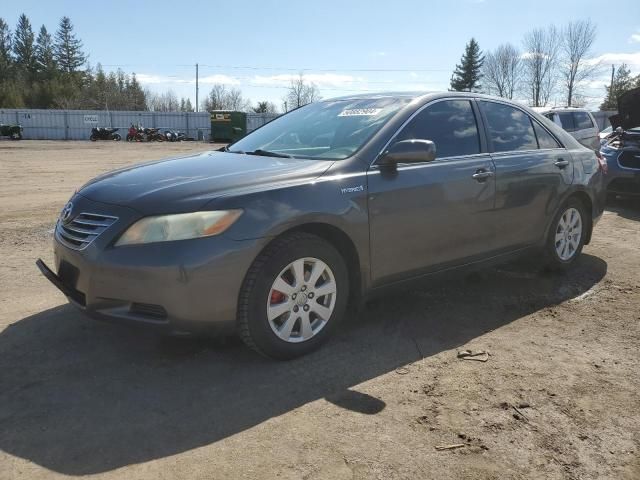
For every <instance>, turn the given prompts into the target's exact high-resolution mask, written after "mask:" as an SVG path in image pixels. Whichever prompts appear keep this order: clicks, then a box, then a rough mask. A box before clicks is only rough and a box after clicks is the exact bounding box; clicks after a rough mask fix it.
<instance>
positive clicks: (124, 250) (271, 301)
mask: <svg viewBox="0 0 640 480" xmlns="http://www.w3.org/2000/svg"><path fill="white" fill-rule="evenodd" d="M603 204H604V190H603V178H602V164H601V163H600V162H599V161H598V158H597V156H596V154H595V153H594V152H593V151H591V150H589V149H587V148H585V147H583V146H582V145H580V144H579V143H578V142H577V141H576V140H575V139H574V138H573V137H572V136H571V135H569V134H568V133H566V132H565V131H563V130H562V129H561V128H559V127H558V126H557V125H555V124H554V123H553V122H551V121H549V120H548V119H546V118H544V117H542V116H540V115H538V114H536V113H534V112H533V111H531V110H530V109H528V108H526V107H523V106H522V105H519V104H517V103H514V102H510V101H507V100H504V99H499V98H493V97H489V96H484V95H480V94H474V93H457V92H456V93H454V92H446V93H431V94H413V93H398V94H395V93H391V94H378V95H363V96H352V97H345V98H338V99H332V100H325V101H320V102H317V103H313V104H310V105H307V106H304V107H301V108H299V109H296V110H294V111H291V112H289V113H287V114H286V115H283V116H281V117H279V118H277V119H275V120H273V121H272V122H270V123H268V124H266V125H264V126H263V127H261V128H259V129H257V130H255V131H254V132H252V133H251V134H249V135H248V136H246V137H245V138H243V139H241V140H239V141H238V142H236V143H234V144H232V145H230V146H229V147H228V148H225V149H224V151H217V152H208V153H203V154H198V155H193V156H189V157H183V158H177V159H171V160H163V161H158V162H152V163H147V164H144V165H137V166H132V167H129V168H125V169H122V170H118V171H115V172H112V173H109V174H106V175H103V176H101V177H98V178H96V179H94V180H92V181H90V182H89V183H87V184H86V185H84V186H83V187H82V188H81V189H80V190H78V192H77V193H76V194H75V195H74V196H73V197H72V198H71V200H70V202H69V203H68V204H67V205H66V206H65V207H64V209H63V210H62V213H61V215H60V218H59V220H58V222H57V224H56V227H55V239H54V253H55V263H54V269H55V272H54V271H52V270H50V269H49V268H48V267H47V266H46V265H45V264H44V263H43V262H42V261H40V260H39V261H38V266H39V268H40V270H41V271H42V273H43V274H44V275H45V276H46V277H47V278H49V280H51V281H52V282H53V283H54V284H55V285H56V286H57V287H58V288H59V289H60V290H61V291H62V292H63V293H64V294H65V295H66V296H67V297H68V298H69V300H70V301H71V302H72V303H73V304H74V305H76V306H77V307H79V308H80V309H82V310H83V311H85V312H86V313H88V314H89V315H91V316H94V317H96V318H101V319H106V320H112V321H121V322H125V323H131V324H143V325H148V326H155V327H159V328H161V329H164V330H166V331H169V332H174V333H182V332H194V331H201V330H207V331H229V330H232V331H233V330H235V331H237V332H238V333H239V335H240V336H241V337H242V338H243V340H244V341H245V342H246V344H247V345H249V346H250V347H252V348H253V349H255V350H256V351H258V352H260V353H262V354H264V355H266V356H269V357H272V358H292V357H295V356H298V355H302V354H305V353H307V352H309V351H311V350H313V349H314V348H316V347H317V346H318V345H320V343H322V342H323V341H324V340H325V339H326V338H327V337H328V336H329V335H330V334H331V332H333V331H335V330H336V329H337V328H339V326H340V321H341V319H342V317H343V316H344V314H345V309H346V307H347V304H348V303H350V302H361V301H362V300H363V299H366V298H367V297H368V296H369V295H375V294H378V293H379V292H382V291H387V290H386V287H389V286H392V285H397V284H399V283H400V282H405V281H410V280H414V279H417V278H422V277H425V276H429V275H434V274H437V273H439V272H443V271H449V270H452V269H458V268H465V267H468V266H475V265H480V264H488V263H494V262H496V261H504V260H506V259H509V258H512V257H513V256H514V255H522V254H525V253H529V254H535V255H539V256H540V259H541V262H542V261H543V260H544V262H546V263H548V264H549V265H551V266H553V267H556V268H563V267H568V266H570V265H572V264H573V263H574V262H575V261H576V260H577V258H578V257H579V255H580V253H581V250H582V247H583V245H585V244H586V243H588V242H589V240H590V238H591V232H592V229H593V226H594V224H595V223H596V221H597V220H598V218H599V217H600V216H601V214H602V211H603Z"/></svg>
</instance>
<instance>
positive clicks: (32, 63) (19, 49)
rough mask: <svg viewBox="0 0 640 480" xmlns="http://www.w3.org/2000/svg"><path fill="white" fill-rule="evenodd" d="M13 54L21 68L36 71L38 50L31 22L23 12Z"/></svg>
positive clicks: (15, 36)
mask: <svg viewBox="0 0 640 480" xmlns="http://www.w3.org/2000/svg"><path fill="white" fill-rule="evenodd" d="M13 54H14V55H15V62H16V64H17V66H18V68H19V69H20V70H23V71H26V72H29V73H34V72H35V71H36V52H35V46H34V35H33V30H32V29H31V22H30V21H29V19H28V18H27V16H26V15H25V14H24V13H23V14H22V15H20V18H18V25H17V26H16V31H15V34H14V40H13Z"/></svg>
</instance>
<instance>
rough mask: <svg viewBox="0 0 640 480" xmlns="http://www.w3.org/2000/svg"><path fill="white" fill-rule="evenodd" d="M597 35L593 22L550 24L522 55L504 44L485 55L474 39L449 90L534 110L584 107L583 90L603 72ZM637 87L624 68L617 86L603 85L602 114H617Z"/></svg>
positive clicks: (530, 35)
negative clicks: (519, 101)
mask: <svg viewBox="0 0 640 480" xmlns="http://www.w3.org/2000/svg"><path fill="white" fill-rule="evenodd" d="M596 33H597V32H596V27H595V25H593V24H592V23H591V22H590V21H589V20H580V21H575V22H570V23H568V24H567V25H565V26H564V27H562V28H557V27H556V26H554V25H551V26H549V27H547V28H539V29H534V30H531V31H529V32H527V33H526V34H525V35H524V37H523V39H522V50H521V49H520V48H518V46H516V45H513V44H511V43H504V44H502V45H499V46H498V47H497V48H496V49H494V50H492V51H489V52H487V53H486V54H483V52H482V51H481V50H480V46H479V45H478V42H477V41H476V40H475V39H474V38H472V39H471V40H470V41H469V42H468V43H467V45H466V47H465V51H464V53H463V55H462V58H461V61H460V63H459V64H457V65H456V68H455V70H454V72H453V75H452V77H451V82H450V89H451V90H455V91H473V92H482V93H488V94H491V95H497V96H499V97H503V98H509V99H512V98H516V97H517V98H523V99H526V100H527V101H528V103H529V105H531V106H534V107H544V106H547V105H549V104H550V103H552V102H558V103H560V104H562V105H566V106H569V107H571V106H584V105H585V104H586V97H585V95H584V86H585V84H586V83H588V82H589V81H591V80H594V79H596V78H598V77H599V76H600V75H601V74H602V68H603V67H602V65H600V64H599V63H597V62H596V61H595V59H594V56H593V51H592V47H593V43H594V42H595V39H596ZM635 87H640V75H637V76H635V77H632V76H631V72H630V70H629V69H628V67H627V66H626V65H624V64H623V65H621V66H620V67H619V68H618V70H617V73H616V75H615V76H614V79H613V82H612V83H611V84H610V85H609V86H605V93H606V95H605V99H604V101H603V102H602V104H601V105H600V109H601V110H615V109H617V98H618V96H619V95H621V94H622V93H624V92H625V91H628V90H630V89H632V88H635Z"/></svg>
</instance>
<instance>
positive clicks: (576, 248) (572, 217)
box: [546, 198, 588, 269]
mask: <svg viewBox="0 0 640 480" xmlns="http://www.w3.org/2000/svg"><path fill="white" fill-rule="evenodd" d="M587 226H588V222H587V215H586V209H585V208H584V205H583V204H582V202H580V201H579V200H578V199H576V198H570V199H569V200H568V201H567V202H566V203H565V204H564V205H563V206H562V208H560V209H559V210H558V213H557V214H556V216H555V217H554V219H553V223H552V224H551V229H550V230H549V238H548V240H547V245H546V249H547V256H548V258H549V266H550V267H552V268H560V269H562V268H566V267H568V266H570V265H572V264H573V263H574V262H575V261H576V260H577V259H578V257H579V256H580V254H581V253H582V247H583V246H584V241H585V238H586V235H587Z"/></svg>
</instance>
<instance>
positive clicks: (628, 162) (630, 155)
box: [618, 150, 640, 170]
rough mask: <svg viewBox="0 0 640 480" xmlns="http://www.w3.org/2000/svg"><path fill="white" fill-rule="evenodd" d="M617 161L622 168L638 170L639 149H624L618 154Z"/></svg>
mask: <svg viewBox="0 0 640 480" xmlns="http://www.w3.org/2000/svg"><path fill="white" fill-rule="evenodd" d="M618 163H619V164H620V166H621V167H623V168H635V169H638V170H640V150H636V151H631V150H624V151H622V152H621V153H620V155H619V156H618Z"/></svg>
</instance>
